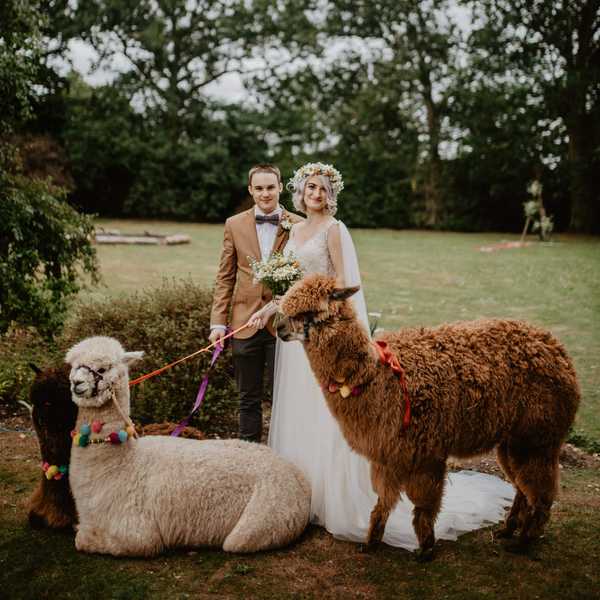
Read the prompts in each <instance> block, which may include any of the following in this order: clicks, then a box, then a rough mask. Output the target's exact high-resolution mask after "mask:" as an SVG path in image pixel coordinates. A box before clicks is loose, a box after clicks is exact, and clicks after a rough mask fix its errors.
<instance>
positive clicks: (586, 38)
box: [469, 0, 600, 232]
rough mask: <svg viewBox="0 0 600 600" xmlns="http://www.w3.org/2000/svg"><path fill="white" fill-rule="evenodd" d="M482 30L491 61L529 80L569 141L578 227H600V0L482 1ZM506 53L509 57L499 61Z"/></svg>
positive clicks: (508, 73) (567, 157)
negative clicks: (573, 0) (550, 0)
mask: <svg viewBox="0 0 600 600" xmlns="http://www.w3.org/2000/svg"><path fill="white" fill-rule="evenodd" d="M469 4H471V5H472V6H473V7H474V10H475V14H476V15H477V16H478V19H479V21H478V25H477V30H478V31H477V33H478V35H479V39H480V41H481V42H482V46H483V47H486V48H487V49H488V51H489V55H490V58H491V59H492V60H491V61H490V62H489V63H485V62H484V63H482V64H481V68H482V71H484V72H485V71H486V70H487V69H488V67H490V66H492V67H493V68H494V69H497V67H498V66H499V64H503V66H504V70H505V72H504V77H505V78H508V79H510V80H512V81H519V80H521V81H522V80H526V81H528V82H530V90H529V94H530V102H531V101H532V100H533V101H534V102H539V103H540V104H541V105H543V107H544V110H545V118H546V121H547V122H548V123H549V124H554V127H555V132H553V133H554V137H555V139H557V140H558V141H559V143H560V137H561V136H560V134H561V131H560V129H563V132H564V133H563V136H564V134H565V133H566V137H567V138H568V150H567V152H566V153H565V155H564V157H563V160H564V161H565V162H566V163H567V165H568V174H569V192H570V204H571V221H570V224H571V229H572V230H574V231H583V232H593V231H595V232H598V231H600V209H599V204H600V202H599V197H598V186H597V183H596V180H597V175H596V173H597V172H598V168H599V167H600V160H599V155H600V152H599V150H600V1H599V0H582V1H580V2H570V1H567V0H560V1H558V2H544V1H542V0H534V1H528V0H477V1H475V2H471V3H469ZM499 58H502V59H503V60H502V61H500V60H499Z"/></svg>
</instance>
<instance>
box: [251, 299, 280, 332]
mask: <svg viewBox="0 0 600 600" xmlns="http://www.w3.org/2000/svg"><path fill="white" fill-rule="evenodd" d="M276 312H277V302H276V300H271V302H269V303H268V304H265V305H264V306H263V307H262V308H261V309H259V310H257V311H256V312H255V313H254V314H253V315H252V316H251V317H250V319H248V325H249V326H250V327H254V328H256V329H262V328H263V327H264V326H265V325H266V324H267V323H268V322H269V319H270V318H271V317H272V316H273V315H274V314H275V313H276Z"/></svg>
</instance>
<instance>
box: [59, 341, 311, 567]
mask: <svg viewBox="0 0 600 600" xmlns="http://www.w3.org/2000/svg"><path fill="white" fill-rule="evenodd" d="M141 355H142V353H141V352H125V351H124V350H123V348H122V346H121V344H119V342H118V341H117V340H115V339H112V338H108V337H92V338H88V339H85V340H83V341H82V342H80V343H78V344H76V345H75V346H73V347H72V348H71V349H70V350H69V351H68V353H67V356H66V360H67V362H68V363H69V364H70V365H71V375H70V379H71V392H72V394H73V401H74V402H75V404H77V405H78V406H79V416H78V418H77V426H76V431H78V432H81V431H82V429H83V432H84V433H85V432H86V430H87V427H92V426H93V427H92V429H94V430H96V432H94V431H92V432H91V433H90V435H89V436H88V440H86V438H84V439H83V440H81V437H80V436H77V435H76V436H75V437H74V438H73V448H72V451H71V465H70V473H69V478H70V482H71V489H72V492H73V497H74V498H75V503H76V506H77V512H78V514H79V528H78V531H77V536H76V538H75V545H76V547H77V549H78V550H83V551H85V552H99V553H103V554H113V555H115V556H119V555H121V556H123V555H125V556H151V555H155V554H158V553H160V552H161V551H162V550H164V549H165V548H169V547H175V546H222V547H223V550H225V551H228V552H255V551H258V550H266V549H268V548H276V547H280V546H284V545H286V544H289V543H290V542H292V541H293V540H294V539H296V538H297V537H298V536H299V535H300V534H301V533H302V532H303V531H304V529H305V527H306V525H307V523H308V519H309V509H310V487H309V484H308V483H307V481H306V479H305V478H304V476H303V475H302V473H301V472H300V471H299V470H298V469H297V468H296V467H295V466H293V465H291V464H289V463H287V462H285V461H284V460H282V459H281V458H279V457H277V456H276V455H275V454H274V453H273V452H272V451H271V450H270V449H269V448H267V447H265V446H260V445H258V444H253V443H249V442H241V441H237V440H210V441H201V442H200V441H196V440H186V439H179V438H171V437H162V436H148V437H143V438H141V439H136V438H133V437H129V439H125V438H126V437H127V436H126V434H125V433H121V437H122V439H125V441H124V442H122V443H110V442H108V441H107V442H104V440H105V439H106V438H107V437H110V434H111V433H113V432H118V431H119V430H125V429H126V427H127V423H126V422H125V418H126V419H127V421H128V420H129V386H128V379H129V376H128V365H129V364H131V363H132V362H134V361H135V360H137V359H139V358H140V357H141ZM101 423H102V427H101V429H100V424H101ZM98 430H99V431H98ZM114 438H115V436H113V439H114ZM86 441H89V442H90V443H89V444H88V445H83V444H85V442H86ZM80 444H81V445H80Z"/></svg>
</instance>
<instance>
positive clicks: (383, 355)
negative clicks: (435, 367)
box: [373, 340, 410, 429]
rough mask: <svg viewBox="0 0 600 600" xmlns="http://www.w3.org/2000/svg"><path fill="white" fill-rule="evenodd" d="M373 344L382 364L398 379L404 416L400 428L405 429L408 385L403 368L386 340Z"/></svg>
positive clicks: (408, 401)
mask: <svg viewBox="0 0 600 600" xmlns="http://www.w3.org/2000/svg"><path fill="white" fill-rule="evenodd" d="M373 346H375V349H376V350H377V354H379V360H380V361H381V362H382V363H383V364H384V365H387V366H389V367H390V368H391V369H392V371H393V372H394V375H396V376H397V377H398V378H399V379H400V387H401V388H402V393H403V396H404V418H403V420H402V429H406V428H408V424H409V423H410V396H409V395H408V385H407V383H406V377H405V373H404V369H403V368H402V365H401V364H400V361H399V360H398V357H397V356H396V355H395V354H394V353H393V352H392V351H391V350H390V347H389V345H388V343H387V342H385V341H383V340H373Z"/></svg>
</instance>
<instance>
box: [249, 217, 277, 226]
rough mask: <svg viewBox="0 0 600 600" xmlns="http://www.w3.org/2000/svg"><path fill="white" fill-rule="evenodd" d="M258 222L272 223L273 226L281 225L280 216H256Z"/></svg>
mask: <svg viewBox="0 0 600 600" xmlns="http://www.w3.org/2000/svg"><path fill="white" fill-rule="evenodd" d="M255 218H256V222H257V223H258V224H260V223H271V225H279V215H256V217H255Z"/></svg>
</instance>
